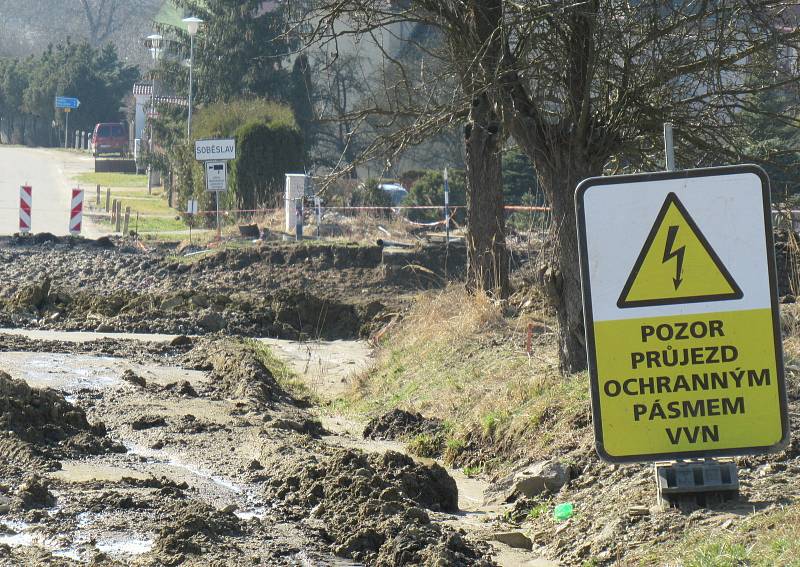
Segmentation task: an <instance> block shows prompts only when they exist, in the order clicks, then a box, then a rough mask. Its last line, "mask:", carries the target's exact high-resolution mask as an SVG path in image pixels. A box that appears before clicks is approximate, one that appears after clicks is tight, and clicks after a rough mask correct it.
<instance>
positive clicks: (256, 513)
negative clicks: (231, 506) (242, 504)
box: [234, 508, 267, 522]
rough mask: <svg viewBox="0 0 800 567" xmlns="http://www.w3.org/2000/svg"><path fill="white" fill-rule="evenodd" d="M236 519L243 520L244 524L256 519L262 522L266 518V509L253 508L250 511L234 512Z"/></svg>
mask: <svg viewBox="0 0 800 567" xmlns="http://www.w3.org/2000/svg"><path fill="white" fill-rule="evenodd" d="M234 514H235V515H236V517H237V518H239V519H240V520H244V521H245V522H246V521H248V520H252V519H253V518H258V519H259V520H263V519H264V518H266V517H267V509H266V508H254V509H252V510H242V511H238V510H237V511H236V512H234Z"/></svg>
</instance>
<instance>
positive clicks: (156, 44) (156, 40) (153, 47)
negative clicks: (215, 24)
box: [144, 34, 172, 205]
mask: <svg viewBox="0 0 800 567" xmlns="http://www.w3.org/2000/svg"><path fill="white" fill-rule="evenodd" d="M144 46H145V47H146V48H147V49H149V50H150V55H151V56H152V57H153V87H152V89H151V90H150V117H149V118H148V120H147V123H148V124H149V126H150V139H149V140H148V147H149V152H150V155H151V156H152V153H153V122H152V120H153V118H155V113H156V74H155V70H156V67H158V60H159V59H160V58H161V53H162V52H163V50H164V47H163V46H164V37H163V36H161V35H158V34H153V35H148V36H147V37H146V38H145V40H144ZM152 192H153V168H152V166H151V165H149V164H148V166H147V194H148V195H149V194H151V193H152ZM171 204H172V202H171V201H170V205H171Z"/></svg>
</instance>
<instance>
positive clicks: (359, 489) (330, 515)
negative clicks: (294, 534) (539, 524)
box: [269, 448, 493, 566]
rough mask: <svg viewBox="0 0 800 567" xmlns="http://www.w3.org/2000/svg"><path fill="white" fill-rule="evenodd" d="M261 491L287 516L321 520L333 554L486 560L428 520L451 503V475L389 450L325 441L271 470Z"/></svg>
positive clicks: (454, 500) (384, 560) (437, 561)
mask: <svg viewBox="0 0 800 567" xmlns="http://www.w3.org/2000/svg"><path fill="white" fill-rule="evenodd" d="M274 478H275V480H273V481H272V483H271V487H270V489H269V492H270V493H271V496H272V497H275V498H282V499H283V500H284V501H285V502H286V503H287V504H288V505H289V506H290V508H289V513H290V514H291V515H293V517H294V519H297V518H301V517H304V516H306V515H307V514H308V513H309V510H310V511H311V512H310V513H311V515H312V517H314V518H316V519H318V520H321V521H322V523H323V524H324V526H325V531H326V532H327V535H328V536H329V537H330V538H331V539H332V540H333V542H334V551H335V553H336V554H337V555H340V556H342V557H347V558H350V559H353V560H355V561H360V562H363V563H366V564H368V565H387V566H388V565H392V566H397V565H452V566H460V565H464V566H467V565H470V566H476V565H478V566H479V565H492V564H493V563H491V562H490V561H488V560H487V559H485V557H487V555H488V553H487V549H486V548H485V547H483V546H481V545H479V544H475V543H472V542H468V541H466V540H465V538H464V537H463V534H462V533H459V532H454V531H452V530H449V529H448V528H445V527H442V526H441V525H437V524H434V523H432V522H431V520H430V516H429V514H428V512H426V511H425V510H424V509H423V508H427V509H428V510H432V511H444V512H455V511H457V510H458V489H457V487H456V483H455V481H454V480H453V479H452V478H451V477H450V475H448V474H447V471H445V470H444V469H443V468H442V467H440V466H439V465H436V464H434V465H431V466H426V465H420V464H416V463H415V462H414V461H413V460H412V459H411V458H410V457H407V456H405V455H402V454H400V453H396V452H392V451H390V452H387V453H385V454H383V455H365V454H363V453H360V452H358V451H353V450H344V449H333V448H330V449H328V450H327V453H326V454H324V455H322V456H320V457H319V458H317V457H308V456H306V457H304V458H302V459H301V460H300V461H299V462H298V461H295V462H293V463H291V464H290V465H289V467H288V468H287V470H285V471H284V474H278V475H275V477H274Z"/></svg>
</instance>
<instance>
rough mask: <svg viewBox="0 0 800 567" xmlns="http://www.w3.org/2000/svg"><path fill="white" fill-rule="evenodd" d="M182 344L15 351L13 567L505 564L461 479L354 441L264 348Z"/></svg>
mask: <svg viewBox="0 0 800 567" xmlns="http://www.w3.org/2000/svg"><path fill="white" fill-rule="evenodd" d="M173 342H174V344H170V343H140V342H134V341H119V340H113V339H105V340H100V341H93V342H86V343H80V344H75V343H70V342H59V341H50V342H43V341H36V340H32V339H25V338H20V337H14V336H0V344H2V345H3V349H2V350H3V352H1V353H0V368H5V369H7V371H8V374H6V373H3V374H0V423H2V429H3V431H4V432H3V434H2V436H0V447H2V453H3V457H4V458H3V461H2V466H0V565H77V564H86V563H91V564H92V565H154V566H155V565H242V564H247V565H355V564H366V565H464V566H466V565H493V564H494V563H493V561H492V556H493V553H494V552H493V551H492V550H491V548H490V547H489V545H488V544H486V543H484V542H480V541H477V540H476V539H475V538H473V537H471V536H470V535H468V534H467V533H466V532H465V531H464V530H462V529H459V527H458V526H457V525H456V526H451V525H448V521H452V520H453V519H456V520H457V519H458V518H459V515H458V514H459V494H458V488H457V485H456V482H455V480H454V479H453V478H452V476H451V475H450V474H449V473H448V472H447V471H446V470H445V469H444V468H442V467H441V466H439V465H436V464H435V463H429V464H421V463H418V462H415V461H413V460H412V459H410V458H409V457H407V456H405V455H403V454H401V453H399V452H393V451H388V452H387V451H380V452H378V453H374V454H370V453H364V452H363V451H361V450H359V449H354V448H352V447H348V446H347V443H341V442H340V439H341V436H340V435H334V434H332V433H331V432H329V431H326V429H325V427H323V425H322V423H321V422H320V421H319V420H318V418H317V417H316V416H315V413H314V411H313V403H311V400H309V399H307V398H304V397H303V396H299V395H297V394H296V393H292V392H290V391H287V390H286V389H284V387H283V386H282V385H281V384H279V382H278V379H277V378H276V376H275V375H274V373H273V372H272V371H271V369H270V368H269V367H268V366H265V364H264V359H263V358H262V356H261V354H260V353H261V352H262V351H261V350H260V349H259V348H254V347H253V344H252V343H243V342H242V341H239V340H233V339H224V338H208V339H193V340H192V339H188V340H187V339H185V338H181V339H178V340H176V341H173ZM40 388H44V389H40ZM352 440H354V441H355V440H356V438H352Z"/></svg>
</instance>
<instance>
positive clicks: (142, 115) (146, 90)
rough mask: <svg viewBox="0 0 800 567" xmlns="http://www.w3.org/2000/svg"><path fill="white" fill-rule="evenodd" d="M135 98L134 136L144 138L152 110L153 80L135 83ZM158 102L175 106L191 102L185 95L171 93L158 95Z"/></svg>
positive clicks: (186, 104)
mask: <svg viewBox="0 0 800 567" xmlns="http://www.w3.org/2000/svg"><path fill="white" fill-rule="evenodd" d="M133 98H134V99H136V113H135V115H134V122H133V124H134V127H133V137H134V139H137V138H138V139H142V134H143V133H144V129H145V126H146V125H147V117H148V115H149V114H150V112H151V111H152V102H151V99H152V98H153V82H152V81H140V82H138V83H136V84H134V85H133ZM156 104H170V105H174V106H184V107H188V106H189V103H188V102H187V99H186V98H185V97H181V96H175V95H170V94H165V95H160V94H158V95H156Z"/></svg>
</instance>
